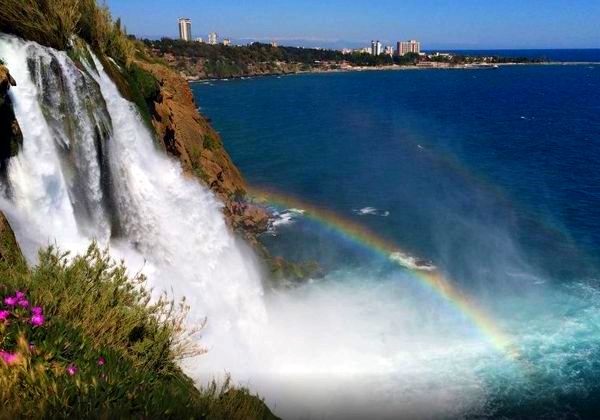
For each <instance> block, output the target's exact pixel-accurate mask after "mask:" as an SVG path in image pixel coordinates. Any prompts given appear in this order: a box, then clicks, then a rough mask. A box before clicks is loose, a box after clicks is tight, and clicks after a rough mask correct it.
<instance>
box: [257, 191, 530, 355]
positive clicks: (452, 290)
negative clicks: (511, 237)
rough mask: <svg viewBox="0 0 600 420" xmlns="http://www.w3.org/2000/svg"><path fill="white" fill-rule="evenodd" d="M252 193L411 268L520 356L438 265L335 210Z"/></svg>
mask: <svg viewBox="0 0 600 420" xmlns="http://www.w3.org/2000/svg"><path fill="white" fill-rule="evenodd" d="M248 193H249V196H250V197H251V198H252V199H254V200H255V201H256V202H257V203H259V204H260V203H262V204H267V205H272V206H275V207H279V208H288V209H289V208H296V209H302V210H303V211H304V216H305V217H307V218H309V219H311V220H312V221H314V222H317V223H319V224H321V225H324V226H325V227H327V228H329V229H333V230H334V231H336V232H337V233H339V234H340V235H341V236H342V237H344V238H346V239H348V240H351V241H353V242H355V243H358V244H360V245H361V246H363V247H365V248H367V249H369V250H371V251H373V252H375V253H377V254H379V255H382V256H383V257H385V258H387V259H390V260H391V261H393V262H395V263H397V264H398V265H400V266H402V267H403V268H405V269H407V270H408V272H410V273H411V274H412V276H413V277H414V278H415V279H416V280H418V281H419V282H420V283H421V284H422V285H423V286H425V287H426V288H428V289H429V290H431V291H433V292H434V293H435V294H437V295H438V296H440V297H441V298H442V299H443V300H444V301H446V302H448V303H449V304H450V305H451V306H452V307H454V308H456V309H457V310H458V311H459V312H460V313H461V314H463V315H464V316H465V317H466V318H467V319H469V320H471V322H472V323H473V324H474V326H475V327H476V328H477V329H478V331H480V332H481V333H482V335H483V336H484V337H486V339H487V340H488V341H489V342H490V343H491V344H492V345H493V346H494V347H495V348H496V349H498V350H499V351H501V352H502V353H504V354H506V355H508V356H510V357H511V358H518V356H519V354H518V351H517V350H516V349H515V347H514V346H513V345H512V344H511V340H510V338H509V337H508V336H507V335H506V334H505V333H504V332H503V331H502V330H501V329H500V328H499V327H498V326H497V325H496V324H495V323H494V322H493V320H492V319H491V318H490V316H489V315H488V314H487V313H486V312H485V311H484V310H483V309H481V308H480V307H478V306H477V304H476V303H475V302H474V301H473V300H472V299H471V298H470V297H469V296H468V295H467V294H465V293H464V292H463V291H461V290H459V289H458V288H457V287H456V286H455V285H454V282H451V281H450V280H449V279H447V278H446V277H444V275H443V274H442V273H440V272H439V270H437V269H436V268H435V267H434V266H432V265H420V264H415V263H414V261H417V259H415V258H414V257H411V256H410V254H409V253H407V252H404V251H403V250H402V249H400V248H399V247H398V246H397V245H395V244H394V243H392V242H391V241H388V240H386V239H383V238H382V237H380V236H379V235H377V234H376V233H374V232H373V231H371V230H370V229H368V228H366V227H365V226H363V225H361V224H359V223H356V222H354V221H352V220H349V219H347V218H344V217H342V216H340V215H339V214H336V213H334V212H333V211H331V210H328V209H324V208H320V207H317V206H315V205H312V204H310V203H306V202H304V201H301V200H299V199H297V198H294V197H292V196H290V195H287V194H282V193H279V192H277V191H275V190H272V189H264V188H256V187H251V188H249V189H248Z"/></svg>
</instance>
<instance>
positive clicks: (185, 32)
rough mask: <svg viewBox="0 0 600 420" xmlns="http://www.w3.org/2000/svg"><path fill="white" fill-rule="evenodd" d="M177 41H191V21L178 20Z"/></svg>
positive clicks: (186, 19) (185, 19)
mask: <svg viewBox="0 0 600 420" xmlns="http://www.w3.org/2000/svg"><path fill="white" fill-rule="evenodd" d="M178 23H179V39H181V40H182V41H191V40H192V21H191V19H188V18H179V21H178Z"/></svg>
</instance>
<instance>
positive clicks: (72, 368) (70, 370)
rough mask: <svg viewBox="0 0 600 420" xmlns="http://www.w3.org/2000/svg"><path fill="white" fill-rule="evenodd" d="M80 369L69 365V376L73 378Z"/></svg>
mask: <svg viewBox="0 0 600 420" xmlns="http://www.w3.org/2000/svg"><path fill="white" fill-rule="evenodd" d="M77 371H78V369H77V366H75V365H69V366H68V367H67V373H68V374H69V376H73V375H75V374H76V373H77Z"/></svg>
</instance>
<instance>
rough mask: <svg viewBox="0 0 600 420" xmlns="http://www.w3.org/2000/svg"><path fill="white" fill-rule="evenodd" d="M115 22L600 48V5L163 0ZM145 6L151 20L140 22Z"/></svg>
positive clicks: (241, 32) (553, 0)
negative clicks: (202, 0)
mask: <svg viewBox="0 0 600 420" xmlns="http://www.w3.org/2000/svg"><path fill="white" fill-rule="evenodd" d="M108 5H109V6H110V8H111V10H112V12H113V15H114V16H115V17H120V18H121V19H122V21H123V23H124V24H125V25H126V27H127V28H128V30H129V32H130V33H132V34H134V35H137V36H140V37H150V38H158V37H162V36H167V37H173V38H176V37H178V34H177V32H176V30H177V28H176V27H174V26H173V24H172V22H173V21H174V20H175V21H176V19H177V18H179V17H181V16H186V17H189V18H191V19H192V21H194V22H195V24H194V28H195V29H194V32H193V33H194V35H193V36H194V37H196V36H197V35H199V34H202V35H203V36H205V34H208V33H209V32H213V31H214V32H217V33H223V34H227V35H228V36H229V37H230V38H232V39H233V40H257V41H261V40H263V41H267V40H273V41H277V42H279V43H280V44H288V45H295V44H298V45H300V44H310V46H321V47H333V48H342V47H344V46H347V47H358V46H359V45H363V44H365V43H367V44H369V43H370V41H371V40H372V39H374V38H375V39H380V40H381V41H382V42H383V43H384V44H386V43H395V42H396V40H397V38H398V37H401V38H402V39H419V40H421V41H422V42H423V43H424V44H426V45H428V46H430V47H431V48H436V49H439V48H600V27H599V25H597V24H596V22H597V21H598V19H600V2H597V1H591V0H575V1H572V2H568V3H566V2H564V1H557V0H549V1H546V2H541V1H532V2H520V1H516V0H500V1H498V2H495V3H494V4H488V3H486V4H484V5H482V4H481V2H478V1H475V0H460V1H455V2H450V1H435V0H424V1H420V2H417V1H414V0H407V1H405V2H402V4H399V3H398V2H394V1H390V0H384V1H380V2H379V3H378V8H377V11H378V13H369V10H371V8H370V7H369V5H368V4H367V3H366V2H364V1H362V0H360V1H357V2H352V4H347V3H344V2H342V1H340V0H330V1H324V2H320V3H318V4H314V3H313V2H312V1H309V0H304V1H297V2H291V1H289V0H284V1H280V2H277V3H275V2H269V1H265V0H257V1H256V2H252V4H248V3H246V2H239V1H223V2H219V3H206V4H197V3H195V2H192V1H186V0H179V1H177V0H175V1H173V2H171V3H170V4H169V7H168V8H165V7H164V2H159V1H157V0H146V1H142V0H130V1H128V2H123V1H117V0H108ZM140 7H141V8H143V9H144V10H145V16H146V17H147V18H146V19H143V20H140V19H139V18H138V16H139V10H140Z"/></svg>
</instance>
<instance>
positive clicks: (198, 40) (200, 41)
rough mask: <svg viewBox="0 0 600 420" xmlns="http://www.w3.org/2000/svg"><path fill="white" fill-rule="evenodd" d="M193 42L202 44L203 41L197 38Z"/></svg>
mask: <svg viewBox="0 0 600 420" xmlns="http://www.w3.org/2000/svg"><path fill="white" fill-rule="evenodd" d="M194 41H196V42H199V43H201V44H202V43H203V42H204V39H202V37H198V38H196V39H195V40H194Z"/></svg>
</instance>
